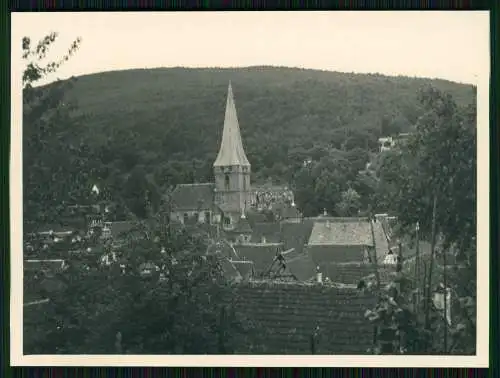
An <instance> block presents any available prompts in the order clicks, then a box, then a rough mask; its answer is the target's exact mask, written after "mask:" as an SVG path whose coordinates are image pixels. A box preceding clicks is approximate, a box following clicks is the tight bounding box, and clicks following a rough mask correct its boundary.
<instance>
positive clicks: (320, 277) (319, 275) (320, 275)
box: [316, 266, 323, 284]
mask: <svg viewBox="0 0 500 378" xmlns="http://www.w3.org/2000/svg"><path fill="white" fill-rule="evenodd" d="M316 282H317V283H319V284H321V283H323V273H321V271H320V270H319V266H317V267H316Z"/></svg>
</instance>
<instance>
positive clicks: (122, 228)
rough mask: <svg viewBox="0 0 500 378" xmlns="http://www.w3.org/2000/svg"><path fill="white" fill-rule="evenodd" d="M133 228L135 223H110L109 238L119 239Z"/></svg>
mask: <svg viewBox="0 0 500 378" xmlns="http://www.w3.org/2000/svg"><path fill="white" fill-rule="evenodd" d="M134 227H135V222H132V221H121V222H112V223H111V236H112V237H113V238H114V239H117V238H120V237H122V236H123V234H125V233H127V232H129V231H130V230H132V229H133V228H134Z"/></svg>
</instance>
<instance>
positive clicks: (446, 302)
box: [443, 249, 448, 353]
mask: <svg viewBox="0 0 500 378" xmlns="http://www.w3.org/2000/svg"><path fill="white" fill-rule="evenodd" d="M443 284H444V314H443V315H444V316H443V321H444V323H443V324H444V338H443V342H444V353H447V352H448V286H447V273H446V251H445V250H444V249H443Z"/></svg>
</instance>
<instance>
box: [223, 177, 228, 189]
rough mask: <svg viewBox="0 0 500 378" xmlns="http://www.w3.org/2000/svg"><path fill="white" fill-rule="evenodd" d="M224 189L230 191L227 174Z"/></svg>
mask: <svg viewBox="0 0 500 378" xmlns="http://www.w3.org/2000/svg"><path fill="white" fill-rule="evenodd" d="M224 187H225V188H226V190H229V175H228V174H226V175H225V176H224Z"/></svg>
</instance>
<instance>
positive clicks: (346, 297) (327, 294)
mask: <svg viewBox="0 0 500 378" xmlns="http://www.w3.org/2000/svg"><path fill="white" fill-rule="evenodd" d="M234 290H235V292H236V295H237V296H238V298H239V301H238V302H237V304H236V311H237V312H240V313H242V314H244V315H245V316H246V317H247V318H249V319H251V320H252V321H253V322H255V324H256V325H258V328H259V329H261V332H262V333H263V334H265V335H266V337H265V338H264V342H263V344H264V345H261V346H254V347H256V349H257V350H254V353H261V354H310V353H311V336H312V335H313V333H314V332H315V331H317V337H316V339H315V350H316V353H317V354H365V353H366V350H367V349H368V348H369V347H370V346H371V344H372V339H373V338H372V335H373V327H372V325H371V324H369V323H368V322H367V321H366V320H365V319H364V313H365V311H366V310H367V309H368V308H371V307H373V305H374V304H375V298H374V297H372V296H371V295H370V294H368V293H362V292H359V291H357V290H355V289H348V288H343V289H340V288H335V287H332V286H328V285H326V284H325V285H317V284H305V283H302V284H297V283H278V282H275V283H269V282H267V283H266V282H262V283H256V282H250V283H247V284H239V285H235V287H234ZM249 348H250V346H249V345H240V346H239V348H238V350H237V351H236V353H247V352H248V349H249Z"/></svg>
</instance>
